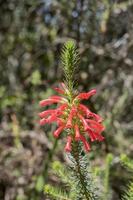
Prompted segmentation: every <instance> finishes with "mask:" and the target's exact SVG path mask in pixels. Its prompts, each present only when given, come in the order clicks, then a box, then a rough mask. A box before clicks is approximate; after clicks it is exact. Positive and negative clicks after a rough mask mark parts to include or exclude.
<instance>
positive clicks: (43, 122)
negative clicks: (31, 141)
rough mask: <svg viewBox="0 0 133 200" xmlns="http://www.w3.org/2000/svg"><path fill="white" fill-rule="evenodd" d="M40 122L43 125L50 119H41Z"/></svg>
mask: <svg viewBox="0 0 133 200" xmlns="http://www.w3.org/2000/svg"><path fill="white" fill-rule="evenodd" d="M39 123H40V125H41V126H42V125H44V124H46V123H48V121H47V119H41V120H40V122H39Z"/></svg>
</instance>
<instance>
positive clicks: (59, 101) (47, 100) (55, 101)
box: [40, 99, 62, 106]
mask: <svg viewBox="0 0 133 200" xmlns="http://www.w3.org/2000/svg"><path fill="white" fill-rule="evenodd" d="M53 103H62V101H61V100H59V99H45V100H42V101H40V106H47V105H50V104H53Z"/></svg>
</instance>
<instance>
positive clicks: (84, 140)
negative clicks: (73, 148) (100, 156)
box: [80, 135, 91, 152]
mask: <svg viewBox="0 0 133 200" xmlns="http://www.w3.org/2000/svg"><path fill="white" fill-rule="evenodd" d="M80 139H81V141H82V142H83V144H84V147H85V150H86V151H87V152H88V151H90V149H91V148H90V145H89V143H88V142H87V141H86V139H85V137H84V136H82V135H81V136H80Z"/></svg>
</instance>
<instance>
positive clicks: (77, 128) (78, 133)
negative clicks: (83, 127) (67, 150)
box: [74, 124, 81, 140]
mask: <svg viewBox="0 0 133 200" xmlns="http://www.w3.org/2000/svg"><path fill="white" fill-rule="evenodd" d="M74 128H75V140H80V137H81V135H80V132H79V127H78V125H77V124H75V127H74Z"/></svg>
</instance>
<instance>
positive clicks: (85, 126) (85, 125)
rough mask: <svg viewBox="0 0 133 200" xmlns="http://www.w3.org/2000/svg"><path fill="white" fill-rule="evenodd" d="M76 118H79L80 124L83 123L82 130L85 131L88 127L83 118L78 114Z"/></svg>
mask: <svg viewBox="0 0 133 200" xmlns="http://www.w3.org/2000/svg"><path fill="white" fill-rule="evenodd" d="M78 116H79V118H80V120H81V121H82V123H83V127H84V130H85V131H87V130H88V128H89V126H88V124H87V122H86V120H85V118H84V117H83V116H82V115H80V114H78Z"/></svg>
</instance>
